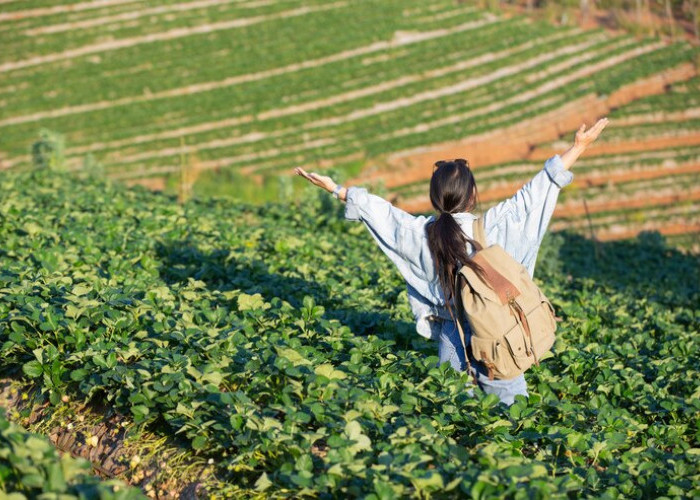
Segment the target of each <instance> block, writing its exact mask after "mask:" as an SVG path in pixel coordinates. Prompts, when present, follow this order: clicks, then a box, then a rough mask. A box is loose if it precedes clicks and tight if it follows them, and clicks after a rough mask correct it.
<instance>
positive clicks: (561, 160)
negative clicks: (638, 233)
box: [484, 118, 608, 275]
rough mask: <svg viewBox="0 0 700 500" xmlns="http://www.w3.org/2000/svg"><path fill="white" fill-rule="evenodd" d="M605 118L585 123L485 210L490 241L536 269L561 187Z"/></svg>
mask: <svg viewBox="0 0 700 500" xmlns="http://www.w3.org/2000/svg"><path fill="white" fill-rule="evenodd" d="M607 123H608V119H607V118H602V119H601V120H598V122H596V124H595V125H594V126H593V127H591V128H590V129H589V130H588V131H586V127H585V125H581V127H580V128H579V129H578V131H577V132H576V136H575V138H574V144H573V145H572V146H571V147H570V148H569V149H568V150H566V151H565V152H564V153H562V154H561V155H554V156H552V157H551V158H549V159H548V160H547V161H546V162H545V164H544V168H543V169H542V170H540V171H539V172H538V173H537V174H535V176H534V177H533V178H532V179H530V181H529V182H527V183H526V184H525V185H524V186H523V187H522V188H520V189H519V190H518V192H517V193H515V195H514V196H513V197H511V198H509V199H507V200H505V201H503V202H501V203H499V204H497V205H496V206H494V207H492V208H490V209H489V210H487V211H486V213H485V214H484V227H485V231H486V235H487V239H488V240H489V241H488V242H489V243H490V244H493V243H496V244H499V245H500V246H502V247H503V248H504V249H505V250H506V252H508V253H509V254H510V255H511V256H513V258H515V259H516V260H517V261H518V262H520V263H522V264H523V265H524V266H525V267H527V269H528V271H530V274H531V275H532V274H533V272H534V266H535V261H536V259H537V251H538V250H539V245H540V243H541V242H542V238H543V237H544V235H545V232H546V230H547V226H548V225H549V221H550V219H551V217H552V214H553V212H554V208H555V207H556V202H557V198H558V196H559V191H561V189H562V188H563V187H564V186H566V185H568V184H569V183H571V181H572V179H573V174H572V173H571V172H570V171H569V169H570V168H571V166H572V165H573V164H574V162H575V161H576V159H578V157H579V156H580V155H581V154H582V153H583V152H584V151H585V150H586V148H587V147H588V146H589V145H590V144H591V143H592V142H593V141H595V139H596V138H597V137H598V135H599V134H600V132H601V131H602V130H603V128H604V127H605V125H607Z"/></svg>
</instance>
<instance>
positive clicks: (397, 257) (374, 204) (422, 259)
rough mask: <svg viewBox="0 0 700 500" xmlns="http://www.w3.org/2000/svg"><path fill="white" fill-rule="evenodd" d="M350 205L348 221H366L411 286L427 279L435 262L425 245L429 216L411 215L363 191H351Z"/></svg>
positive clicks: (349, 196) (347, 213) (347, 204)
mask: <svg viewBox="0 0 700 500" xmlns="http://www.w3.org/2000/svg"><path fill="white" fill-rule="evenodd" d="M346 202H347V203H346V205H345V219H347V220H354V221H358V220H359V221H362V222H363V223H364V224H365V226H366V227H367V229H368V230H369V231H370V233H371V235H372V237H373V238H374V240H375V241H376V242H377V244H378V245H379V247H380V248H381V250H382V251H383V252H384V253H385V254H386V255H387V256H388V257H389V259H390V260H391V261H392V262H394V264H396V265H397V267H398V268H399V271H400V272H401V274H402V275H403V277H404V278H405V279H406V280H407V281H408V282H409V283H410V284H414V285H416V286H417V281H418V280H421V279H425V277H426V273H425V271H424V270H425V268H426V265H427V263H428V262H432V261H430V260H429V258H428V256H427V255H426V246H425V244H424V243H425V241H424V240H425V237H424V234H423V232H424V230H425V223H426V221H427V218H426V217H425V216H414V215H411V214H409V213H408V212H405V211H404V210H401V209H400V208H397V207H395V206H394V205H392V204H391V203H389V202H388V201H387V200H385V199H383V198H381V197H379V196H376V195H373V194H370V193H368V192H367V190H366V189H365V188H361V187H355V186H353V187H349V188H348V190H347V195H346ZM419 288H420V287H419Z"/></svg>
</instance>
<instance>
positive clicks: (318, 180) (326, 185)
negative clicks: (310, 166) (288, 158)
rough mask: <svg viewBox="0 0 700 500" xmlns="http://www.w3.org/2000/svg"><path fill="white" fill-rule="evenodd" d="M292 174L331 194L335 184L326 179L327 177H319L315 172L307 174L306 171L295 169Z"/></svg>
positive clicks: (299, 168)
mask: <svg viewBox="0 0 700 500" xmlns="http://www.w3.org/2000/svg"><path fill="white" fill-rule="evenodd" d="M294 173H295V174H297V175H301V176H302V177H303V178H304V179H306V180H308V181H309V182H311V183H312V184H314V185H316V186H318V187H320V188H323V189H325V190H326V191H328V192H331V193H332V192H333V190H334V189H335V187H336V186H337V184H336V183H335V182H333V179H331V178H330V177H328V176H327V175H320V174H317V173H316V172H311V173H308V172H307V171H306V170H304V169H303V168H301V167H296V168H295V169H294Z"/></svg>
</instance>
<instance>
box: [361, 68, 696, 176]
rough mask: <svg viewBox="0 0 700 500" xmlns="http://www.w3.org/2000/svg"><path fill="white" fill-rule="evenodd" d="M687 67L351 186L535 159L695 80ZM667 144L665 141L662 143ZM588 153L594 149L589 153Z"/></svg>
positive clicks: (440, 149) (393, 165) (419, 156)
mask: <svg viewBox="0 0 700 500" xmlns="http://www.w3.org/2000/svg"><path fill="white" fill-rule="evenodd" d="M696 74H697V73H696V69H695V67H694V66H693V65H692V64H691V63H685V64H681V65H680V66H677V67H675V68H672V69H669V70H666V71H664V72H662V73H658V74H656V75H654V76H652V77H649V78H645V79H642V80H639V81H637V82H633V83H630V84H627V85H625V86H623V87H621V88H620V89H618V90H617V91H615V92H613V93H612V94H610V95H609V96H607V98H606V97H598V96H596V95H595V94H588V95H586V96H584V97H581V98H579V99H576V100H574V101H571V102H569V103H567V104H566V105H564V106H562V107H560V108H558V109H556V110H553V111H550V112H548V113H544V114H542V115H540V116H537V117H534V118H530V119H527V120H523V121H520V122H518V123H515V124H513V125H511V126H509V127H505V128H501V129H499V130H494V131H491V132H486V133H484V134H479V135H476V136H472V137H469V138H468V139H465V140H463V141H454V142H452V141H451V142H446V143H442V144H437V145H434V146H430V147H426V148H417V149H413V150H410V151H405V152H400V153H396V154H394V155H391V156H389V157H388V158H387V168H386V169H385V170H382V171H379V172H375V173H366V174H365V175H361V176H360V177H358V178H357V179H353V180H351V181H350V182H355V183H360V182H367V181H372V180H377V179H383V181H384V185H385V186H386V187H388V188H392V187H397V186H401V185H404V184H410V183H413V182H417V181H420V180H425V179H429V178H430V176H431V175H432V168H431V167H432V165H433V163H434V162H435V161H437V160H439V159H444V158H458V157H465V155H466V157H468V158H469V161H470V164H472V165H474V168H475V169H478V168H479V167H482V166H488V165H494V164H498V163H505V162H509V161H515V160H522V159H535V158H539V157H540V156H541V155H540V156H537V157H533V155H532V154H531V153H530V151H531V148H532V145H534V144H537V143H542V142H548V141H553V140H556V139H559V138H560V137H561V136H562V135H563V134H564V133H565V132H566V133H568V132H570V131H574V130H576V129H577V128H578V126H579V125H580V123H581V122H587V123H592V122H594V121H595V120H596V119H597V118H599V117H601V116H604V115H606V114H608V113H609V112H610V110H611V109H613V108H616V107H619V106H622V105H624V104H626V103H628V102H631V101H633V100H635V99H639V98H641V97H644V96H648V95H654V94H661V93H664V92H665V89H666V85H668V84H670V83H673V82H677V81H684V80H688V79H690V78H692V77H693V76H696ZM664 140H668V139H664ZM592 150H593V149H592Z"/></svg>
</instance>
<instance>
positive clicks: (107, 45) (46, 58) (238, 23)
mask: <svg viewBox="0 0 700 500" xmlns="http://www.w3.org/2000/svg"><path fill="white" fill-rule="evenodd" d="M346 5H347V2H344V1H341V2H334V3H328V4H325V5H319V6H315V7H299V8H297V9H291V10H287V11H284V12H277V13H275V14H270V15H262V16H253V17H244V18H240V19H234V20H231V21H221V22H218V23H211V24H204V25H200V26H194V27H190V28H173V29H171V30H168V31H164V32H162V33H151V34H148V35H142V36H135V37H131V38H122V39H121V40H110V41H107V42H99V43H95V44H92V45H86V46H84V47H79V48H77V49H70V50H64V51H63V52H56V53H54V54H47V55H43V56H36V57H32V58H30V59H24V60H21V61H12V62H7V63H4V64H0V73H6V72H8V71H14V70H17V69H21V68H27V67H30V66H37V65H39V64H46V63H52V62H57V61H63V60H66V59H73V58H76V57H81V56H85V55H89V54H96V53H100V52H107V51H112V50H118V49H124V48H128V47H134V46H136V45H141V44H144V43H154V42H162V41H166V40H174V39H176V38H182V37H187V36H192V35H201V34H204V33H211V32H214V31H222V30H230V29H235V28H242V27H245V26H250V25H252V24H258V23H262V22H265V21H270V20H272V19H280V18H290V17H296V16H303V15H306V14H310V13H313V12H321V11H324V10H331V9H336V8H339V7H345V6H346Z"/></svg>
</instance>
